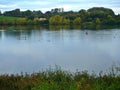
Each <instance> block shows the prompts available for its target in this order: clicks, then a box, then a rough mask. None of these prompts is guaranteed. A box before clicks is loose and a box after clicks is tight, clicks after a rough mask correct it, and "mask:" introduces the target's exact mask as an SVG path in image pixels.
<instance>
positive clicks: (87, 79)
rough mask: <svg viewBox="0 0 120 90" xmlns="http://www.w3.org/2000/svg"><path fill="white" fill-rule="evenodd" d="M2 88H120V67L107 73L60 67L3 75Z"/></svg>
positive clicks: (71, 89)
mask: <svg viewBox="0 0 120 90" xmlns="http://www.w3.org/2000/svg"><path fill="white" fill-rule="evenodd" d="M0 90H120V67H116V66H114V67H112V69H111V70H110V71H109V72H107V73H102V72H100V73H99V75H96V74H95V73H93V74H89V73H88V72H87V71H81V72H79V71H76V72H75V73H71V72H68V71H63V70H61V68H60V67H58V66H57V67H56V68H55V69H51V68H49V69H47V70H45V71H41V72H38V73H32V74H27V73H25V74H23V73H21V74H20V75H18V74H16V75H13V74H12V75H7V74H4V75H1V76H0Z"/></svg>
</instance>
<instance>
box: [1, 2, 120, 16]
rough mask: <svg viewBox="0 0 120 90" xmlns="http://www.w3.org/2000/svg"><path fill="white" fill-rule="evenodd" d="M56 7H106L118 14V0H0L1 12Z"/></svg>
mask: <svg viewBox="0 0 120 90" xmlns="http://www.w3.org/2000/svg"><path fill="white" fill-rule="evenodd" d="M57 7H63V8H64V10H65V11H69V10H73V11H79V10H80V9H88V8H91V7H107V8H111V9H112V10H114V12H115V13H116V14H120V0H0V10H1V11H2V12H3V11H9V10H13V9H16V8H20V9H21V10H27V9H30V10H41V11H42V12H45V11H50V10H51V9H52V8H57Z"/></svg>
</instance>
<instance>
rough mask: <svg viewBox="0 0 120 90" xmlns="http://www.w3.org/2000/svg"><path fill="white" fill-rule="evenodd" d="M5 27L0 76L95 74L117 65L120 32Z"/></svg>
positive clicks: (0, 48) (0, 34) (0, 46)
mask: <svg viewBox="0 0 120 90" xmlns="http://www.w3.org/2000/svg"><path fill="white" fill-rule="evenodd" d="M60 28H61V27H59V28H54V27H50V26H49V28H48V27H47V28H44V27H39V28H38V27H37V26H36V27H35V26H33V27H32V26H31V27H21V28H20V27H6V29H5V28H3V29H1V30H0V73H20V72H33V71H39V70H42V69H45V68H48V67H49V66H54V65H59V66H61V67H62V68H63V69H65V70H70V71H75V70H76V69H80V70H88V71H90V72H91V71H95V72H99V71H100V70H105V69H107V68H108V67H110V66H111V65H112V63H113V62H119V61H120V55H119V53H120V48H119V46H120V42H119V41H120V29H108V30H79V29H69V27H68V26H66V27H62V28H61V29H60Z"/></svg>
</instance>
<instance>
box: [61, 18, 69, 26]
mask: <svg viewBox="0 0 120 90" xmlns="http://www.w3.org/2000/svg"><path fill="white" fill-rule="evenodd" d="M62 23H63V25H70V20H69V19H66V18H64V19H63V22H62Z"/></svg>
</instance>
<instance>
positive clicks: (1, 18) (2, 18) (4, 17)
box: [0, 16, 17, 21]
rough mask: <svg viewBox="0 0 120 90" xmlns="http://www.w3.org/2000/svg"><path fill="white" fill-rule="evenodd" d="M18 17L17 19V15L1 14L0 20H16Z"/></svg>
mask: <svg viewBox="0 0 120 90" xmlns="http://www.w3.org/2000/svg"><path fill="white" fill-rule="evenodd" d="M16 19H17V17H10V16H0V21H2V20H7V21H12V20H16Z"/></svg>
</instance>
